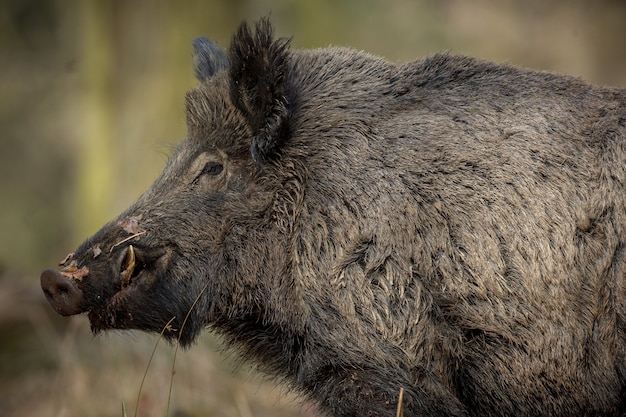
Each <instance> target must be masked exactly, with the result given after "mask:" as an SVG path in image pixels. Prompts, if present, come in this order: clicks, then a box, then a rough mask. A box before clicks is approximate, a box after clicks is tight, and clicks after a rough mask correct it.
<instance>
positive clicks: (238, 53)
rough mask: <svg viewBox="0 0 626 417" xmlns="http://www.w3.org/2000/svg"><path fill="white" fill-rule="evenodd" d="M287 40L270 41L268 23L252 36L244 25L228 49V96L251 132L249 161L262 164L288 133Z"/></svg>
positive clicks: (259, 25)
mask: <svg viewBox="0 0 626 417" xmlns="http://www.w3.org/2000/svg"><path fill="white" fill-rule="evenodd" d="M288 48H289V40H288V39H279V40H274V39H273V30H272V26H271V24H270V23H269V20H267V19H263V20H261V21H259V22H258V23H257V24H256V27H255V31H254V33H252V31H251V30H250V28H249V27H248V25H247V24H246V23H243V24H242V25H241V26H240V27H239V30H238V31H237V33H236V34H235V36H234V37H233V42H232V45H231V49H230V68H229V74H230V95H231V100H232V102H233V104H234V105H235V106H236V107H237V108H238V109H239V110H240V111H241V112H242V113H243V115H244V117H245V118H246V120H247V121H248V123H249V126H250V128H251V129H252V132H253V135H254V139H253V140H252V144H251V146H250V152H251V155H252V159H253V160H254V161H255V162H257V163H261V162H264V161H267V160H268V159H271V158H272V157H274V156H276V155H277V151H278V147H279V146H280V144H281V142H282V141H284V139H285V136H286V132H287V121H288V120H287V119H288V115H289V102H288V94H287V75H288V74H287V68H288Z"/></svg>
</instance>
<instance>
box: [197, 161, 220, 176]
mask: <svg viewBox="0 0 626 417" xmlns="http://www.w3.org/2000/svg"><path fill="white" fill-rule="evenodd" d="M223 169H224V165H222V164H220V163H219V162H207V164H206V165H205V166H204V168H202V172H201V173H200V175H205V174H206V175H217V174H219V173H220V172H222V170H223Z"/></svg>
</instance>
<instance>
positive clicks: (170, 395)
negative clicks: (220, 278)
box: [135, 281, 209, 417]
mask: <svg viewBox="0 0 626 417" xmlns="http://www.w3.org/2000/svg"><path fill="white" fill-rule="evenodd" d="M208 286H209V282H208V281H207V283H206V285H205V286H204V287H203V288H202V290H201V291H200V293H199V294H198V296H197V297H196V299H195V300H194V301H193V304H192V305H191V307H189V311H187V315H186V316H185V319H184V320H183V324H182V325H181V326H180V330H179V332H178V340H176V349H174V358H173V359H172V375H171V376H170V391H169V393H168V395H167V410H166V413H165V416H166V417H169V415H170V404H171V399H172V387H173V386H174V374H175V373H176V355H177V354H178V348H179V347H180V338H181V336H182V334H183V329H184V328H185V324H187V320H188V319H189V316H190V315H191V312H192V311H193V309H194V308H195V307H196V305H197V304H198V301H199V300H200V297H201V296H202V294H204V292H205V291H206V289H207V288H208ZM135 417H136V416H135Z"/></svg>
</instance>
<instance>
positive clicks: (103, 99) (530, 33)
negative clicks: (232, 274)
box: [0, 0, 626, 417]
mask: <svg viewBox="0 0 626 417" xmlns="http://www.w3.org/2000/svg"><path fill="white" fill-rule="evenodd" d="M268 14H269V15H271V18H272V21H273V22H274V24H275V28H276V32H277V34H278V35H279V36H293V41H292V45H293V47H295V48H311V47H323V46H327V45H331V44H333V45H344V46H352V47H354V48H356V49H362V50H367V51H369V52H372V53H375V54H378V55H382V56H384V57H386V58H388V59H390V60H393V61H408V60H413V59H417V58H419V57H422V56H424V55H428V54H431V53H434V52H438V51H441V50H448V51H450V52H452V53H461V54H467V55H474V56H478V57H481V58H484V59H489V60H493V61H496V62H508V63H512V64H516V65H522V66H527V67H533V68H538V69H545V70H549V71H557V72H561V73H567V74H571V75H575V76H580V77H582V78H584V79H587V80H588V81H591V82H594V83H602V84H611V85H620V86H626V48H625V47H624V40H625V39H626V24H624V23H625V22H626V5H625V3H624V2H621V1H618V0H614V1H610V0H606V1H593V0H574V1H567V0H555V1H545V0H527V1H513V0H475V1H465V0H442V1H435V0H420V1H411V0H360V1H359V0H334V1H333V0H319V1H315V2H314V1H306V0H304V1H289V0H274V1H270V0H258V1H253V0H224V1H218V0H206V1H200V0H195V1H166V0H155V1H148V0H135V1H122V0H117V1H101V0H84V1H80V0H1V1H0V396H1V397H6V400H5V401H3V402H2V405H0V417H2V416H5V415H6V416H30V415H33V416H34V415H37V416H39V415H52V416H65V415H67V416H73V415H94V416H101V415H121V411H120V410H121V402H122V401H124V402H125V404H126V405H127V407H126V408H127V410H129V409H130V410H133V409H134V407H135V402H134V401H135V397H136V393H137V390H138V387H139V381H140V378H141V375H142V374H143V370H144V369H145V366H146V363H147V359H148V357H149V354H150V351H151V348H152V346H153V344H154V343H155V341H156V339H155V338H150V337H147V336H143V335H132V336H129V335H127V334H126V335H112V336H105V337H98V338H96V339H93V338H91V336H89V331H88V328H87V324H86V323H85V322H86V319H84V318H75V319H71V320H59V319H58V318H56V317H53V316H52V315H51V314H50V311H48V310H49V309H48V308H47V307H46V306H45V305H43V301H44V300H43V296H42V295H41V294H40V290H39V288H38V287H39V283H38V274H39V271H41V270H42V269H44V268H47V267H51V266H53V265H54V264H55V263H56V262H58V261H59V260H60V259H62V258H63V257H64V256H65V254H66V253H67V252H70V251H72V250H73V249H74V248H75V247H76V246H77V245H78V244H79V243H80V242H81V241H82V240H83V239H84V238H85V237H86V236H88V235H89V234H91V233H93V232H95V231H96V230H97V229H98V228H99V227H100V226H101V225H102V224H103V223H104V222H106V221H107V220H109V219H111V218H113V217H114V216H115V215H116V214H117V213H118V212H119V211H121V210H122V209H123V208H125V207H126V206H127V205H128V204H130V203H131V202H132V201H133V200H134V199H135V198H136V197H137V196H138V195H139V194H140V193H141V192H142V191H143V190H144V189H145V188H146V187H147V186H148V185H149V184H150V182H151V181H152V180H153V179H154V178H155V177H156V175H157V174H158V172H159V171H160V170H161V168H162V167H163V165H164V164H165V160H166V158H167V154H168V153H169V150H170V149H171V147H172V146H174V144H176V143H177V142H178V141H179V140H180V139H182V138H183V137H184V136H185V126H184V107H183V101H184V93H185V91H186V90H187V89H188V88H190V87H191V86H192V85H194V80H193V77H192V68H191V59H190V55H191V47H190V45H191V40H192V39H193V38H194V37H196V36H201V35H204V36H208V37H210V38H212V39H213V40H215V41H217V42H218V43H220V44H221V45H223V46H225V47H227V46H228V44H229V39H230V36H231V34H232V33H233V31H234V30H235V28H236V27H237V25H238V24H239V23H240V22H241V21H242V20H244V19H256V18H258V17H261V16H265V15H268ZM216 344H218V345H219V341H216V340H215V339H213V338H212V337H211V336H206V337H205V338H204V339H203V340H202V341H201V343H200V346H199V347H198V348H195V349H194V350H192V351H191V352H188V353H186V354H185V355H186V356H184V355H183V358H185V359H181V361H182V363H183V365H181V366H182V367H183V368H185V365H184V364H185V363H187V364H188V365H186V366H188V369H187V368H185V369H187V370H186V374H185V375H186V376H184V377H182V378H187V381H188V382H187V383H178V384H177V385H175V387H176V388H178V391H179V393H178V396H176V395H175V396H174V403H173V407H172V410H178V411H176V412H178V413H179V414H177V415H179V416H183V415H189V416H191V415H241V416H246V415H265V414H264V413H266V414H268V415H280V414H281V413H283V414H284V415H308V414H307V413H309V414H311V415H313V414H314V410H313V409H311V408H309V407H305V411H300V408H299V407H298V406H297V404H294V401H292V400H289V397H287V399H282V400H276V399H275V398H276V397H277V396H279V397H281V396H280V395H277V394H280V392H282V391H280V390H278V391H276V390H275V389H274V388H271V387H272V386H273V385H272V384H265V383H260V382H258V379H256V378H255V379H254V380H255V382H250V381H248V382H246V383H244V384H239V382H240V381H241V375H239V376H237V377H235V378H233V377H231V376H230V374H231V372H230V371H231V370H232V363H231V362H229V361H228V360H226V362H223V359H216V358H222V356H216V355H215V353H214V352H215V351H216V349H215V347H216ZM159 352H161V353H159V354H158V355H160V356H157V360H156V361H155V365H154V368H156V369H157V371H155V373H156V376H153V377H151V378H149V384H150V383H151V384H152V385H151V386H149V387H148V388H146V391H145V392H146V398H148V400H142V401H143V402H140V405H141V407H142V408H141V407H140V415H154V414H160V415H165V414H166V406H165V402H164V399H163V395H164V393H166V392H167V389H168V388H167V385H168V384H169V371H168V367H169V366H170V365H171V359H172V356H171V355H172V351H171V349H169V348H167V347H164V348H163V349H162V350H160V351H159ZM185 361H186V362H185ZM239 372H240V373H244V374H245V375H250V374H251V373H250V372H249V371H247V370H246V368H243V370H240V371H239ZM252 374H253V372H252ZM244 379H245V378H244ZM122 381H124V382H122ZM189 392H191V394H189ZM3 394H4V395H3ZM177 398H178V399H177ZM277 410H280V411H277ZM173 412H174V411H172V413H173ZM129 414H130V415H132V412H129ZM172 415H173V414H172Z"/></svg>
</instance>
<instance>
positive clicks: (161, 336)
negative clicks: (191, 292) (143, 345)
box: [122, 316, 176, 417]
mask: <svg viewBox="0 0 626 417" xmlns="http://www.w3.org/2000/svg"><path fill="white" fill-rule="evenodd" d="M175 318H176V316H174V317H172V318H171V319H170V321H168V322H167V324H166V325H165V326H164V327H163V330H161V333H160V334H159V337H158V338H157V340H156V343H155V344H154V348H153V349H152V354H151V355H150V359H149V360H148V364H147V365H146V371H145V372H144V373H143V378H141V384H140V385H139V392H138V393H137V404H135V414H134V417H137V413H138V412H139V400H140V399H141V391H142V390H143V384H144V382H146V376H148V370H149V369H150V365H151V364H152V359H153V358H154V354H155V352H156V350H157V346H159V342H160V341H161V339H163V333H165V330H167V329H168V328H169V326H170V324H172V322H173V321H174V319H175ZM122 408H124V403H123V402H122ZM124 417H126V410H124Z"/></svg>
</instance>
